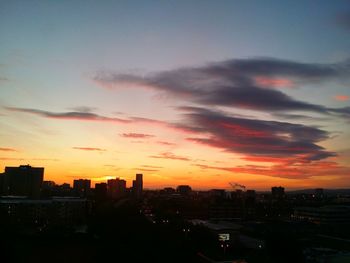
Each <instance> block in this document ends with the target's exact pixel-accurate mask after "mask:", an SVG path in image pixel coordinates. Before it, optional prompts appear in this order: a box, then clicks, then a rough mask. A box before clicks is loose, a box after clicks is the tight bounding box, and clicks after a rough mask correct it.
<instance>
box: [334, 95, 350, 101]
mask: <svg viewBox="0 0 350 263" xmlns="http://www.w3.org/2000/svg"><path fill="white" fill-rule="evenodd" d="M333 98H334V99H335V100H338V101H348V100H349V99H350V96H348V95H342V94H339V95H335V96H334V97H333Z"/></svg>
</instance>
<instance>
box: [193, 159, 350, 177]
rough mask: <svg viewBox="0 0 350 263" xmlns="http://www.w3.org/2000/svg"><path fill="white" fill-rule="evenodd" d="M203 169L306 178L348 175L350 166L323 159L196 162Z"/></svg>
mask: <svg viewBox="0 0 350 263" xmlns="http://www.w3.org/2000/svg"><path fill="white" fill-rule="evenodd" d="M194 165H195V166H198V167H200V168H201V169H214V170H222V171H226V172H231V173H243V174H258V175H265V176H271V177H279V178H288V179H305V178H310V177H314V176H330V175H332V176H348V175H349V174H350V167H347V166H340V165H338V164H336V163H335V162H328V161H321V162H314V163H308V164H303V165H297V164H295V165H290V166H286V165H284V164H277V165H273V166H261V165H244V166H238V167H219V166H210V165H206V164H194Z"/></svg>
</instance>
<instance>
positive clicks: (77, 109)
mask: <svg viewBox="0 0 350 263" xmlns="http://www.w3.org/2000/svg"><path fill="white" fill-rule="evenodd" d="M69 109H71V110H73V111H75V112H93V111H95V110H96V109H97V108H95V107H88V106H78V107H72V108H69Z"/></svg>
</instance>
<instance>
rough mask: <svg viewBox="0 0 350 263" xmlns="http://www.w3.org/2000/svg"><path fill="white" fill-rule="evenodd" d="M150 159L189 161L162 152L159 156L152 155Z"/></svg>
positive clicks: (186, 158) (182, 157)
mask: <svg viewBox="0 0 350 263" xmlns="http://www.w3.org/2000/svg"><path fill="white" fill-rule="evenodd" d="M150 157H151V158H156V159H170V160H179V161H190V160H191V159H190V158H188V157H185V156H180V155H175V154H173V153H171V152H163V153H160V154H159V155H152V156H150Z"/></svg>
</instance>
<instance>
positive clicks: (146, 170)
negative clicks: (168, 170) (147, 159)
mask: <svg viewBox="0 0 350 263" xmlns="http://www.w3.org/2000/svg"><path fill="white" fill-rule="evenodd" d="M133 170H137V171H142V172H158V171H159V169H151V168H134V169H133Z"/></svg>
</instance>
